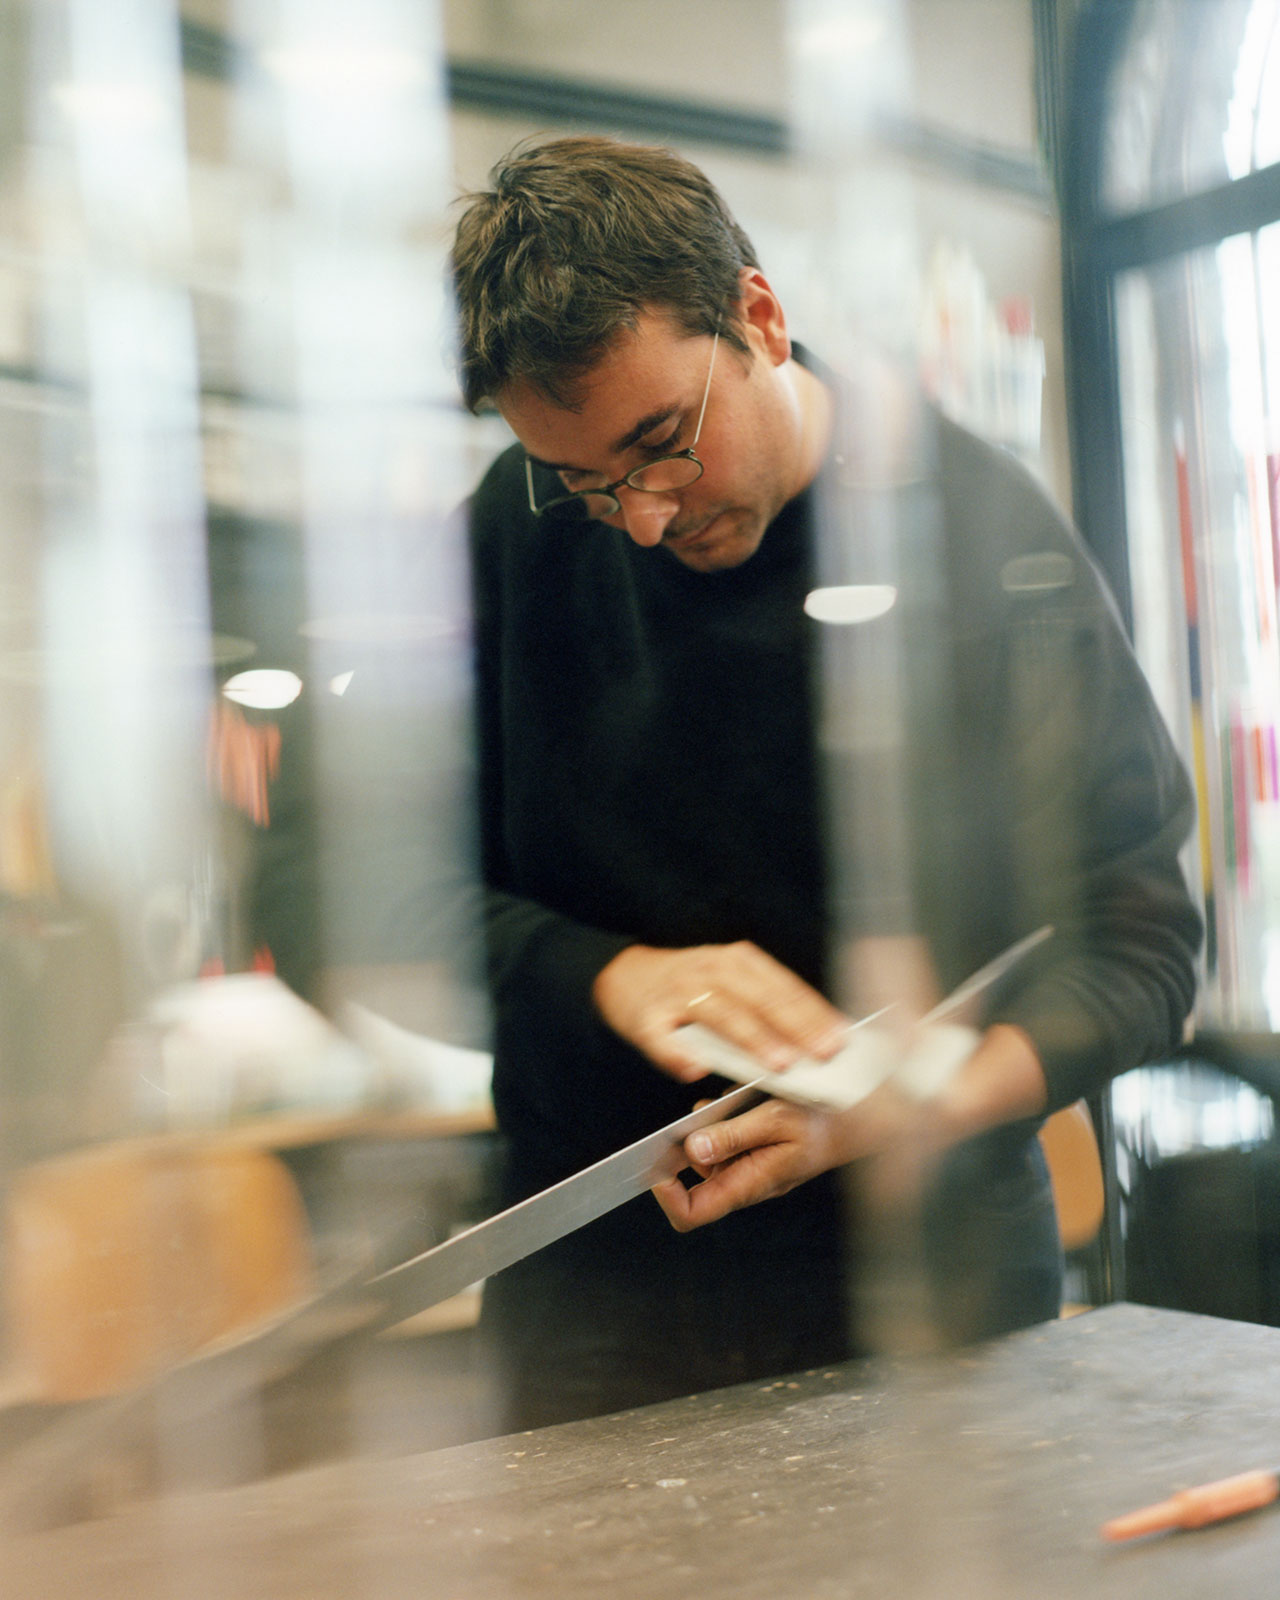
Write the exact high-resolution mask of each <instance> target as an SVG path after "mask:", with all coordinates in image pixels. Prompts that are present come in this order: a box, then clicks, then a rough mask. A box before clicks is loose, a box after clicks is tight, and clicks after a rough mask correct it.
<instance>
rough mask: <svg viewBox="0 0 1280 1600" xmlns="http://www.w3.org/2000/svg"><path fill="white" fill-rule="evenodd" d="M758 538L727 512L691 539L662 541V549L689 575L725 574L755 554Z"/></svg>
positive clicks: (757, 547)
mask: <svg viewBox="0 0 1280 1600" xmlns="http://www.w3.org/2000/svg"><path fill="white" fill-rule="evenodd" d="M759 546H760V538H759V537H758V536H753V535H752V532H751V530H750V529H749V528H746V527H744V526H743V525H742V523H741V522H740V521H739V520H738V519H737V518H736V517H734V516H733V515H732V513H730V512H721V513H720V515H719V516H718V517H714V518H713V519H712V520H711V521H710V522H709V523H707V524H706V526H705V527H704V528H703V529H702V530H701V531H700V532H698V533H696V534H695V535H694V536H693V537H692V538H689V537H684V538H678V539H665V540H664V541H663V546H662V547H663V549H664V550H666V551H667V553H668V554H669V555H672V556H674V557H675V559H676V560H677V561H678V562H679V563H680V564H681V566H685V567H688V568H690V570H691V571H693V572H726V571H728V570H729V569H730V568H732V567H740V566H741V565H742V563H743V562H744V561H747V560H749V559H750V558H751V557H752V556H753V555H755V553H756V551H757V549H759Z"/></svg>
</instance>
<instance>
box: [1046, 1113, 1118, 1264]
mask: <svg viewBox="0 0 1280 1600" xmlns="http://www.w3.org/2000/svg"><path fill="white" fill-rule="evenodd" d="M1040 1143H1041V1145H1042V1146H1043V1148H1044V1153H1045V1159H1046V1161H1047V1162H1048V1164H1049V1178H1050V1181H1051V1182H1052V1184H1053V1200H1054V1204H1055V1205H1056V1206H1057V1208H1058V1234H1059V1237H1060V1238H1061V1239H1062V1248H1063V1249H1064V1250H1068V1251H1070V1250H1080V1249H1082V1248H1083V1247H1084V1246H1085V1245H1087V1244H1091V1243H1092V1242H1093V1240H1094V1239H1095V1238H1096V1237H1097V1234H1098V1229H1099V1228H1100V1227H1101V1226H1102V1214H1103V1209H1104V1204H1105V1196H1106V1191H1105V1187H1104V1184H1103V1180H1102V1159H1101V1157H1100V1156H1099V1154H1098V1140H1097V1136H1096V1135H1095V1133H1094V1131H1093V1118H1092V1117H1091V1116H1090V1115H1089V1108H1088V1106H1086V1105H1085V1103H1084V1101H1083V1100H1077V1101H1076V1103H1075V1104H1074V1105H1071V1106H1065V1107H1064V1108H1063V1109H1062V1110H1061V1111H1055V1112H1054V1114H1053V1115H1052V1116H1051V1117H1049V1118H1048V1119H1047V1120H1046V1121H1045V1124H1044V1126H1043V1127H1042V1128H1041V1129H1040Z"/></svg>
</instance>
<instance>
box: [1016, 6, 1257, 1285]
mask: <svg viewBox="0 0 1280 1600" xmlns="http://www.w3.org/2000/svg"><path fill="white" fill-rule="evenodd" d="M1071 3H1072V0H1034V4H1035V7H1036V42H1037V58H1038V80H1039V83H1040V105H1041V116H1042V121H1043V122H1044V124H1045V130H1044V131H1045V137H1046V146H1047V148H1048V151H1049V155H1050V160H1051V164H1052V166H1053V170H1054V175H1055V179H1056V183H1057V188H1058V192H1059V194H1060V196H1061V202H1062V281H1063V322H1064V327H1063V333H1064V340H1063V343H1064V349H1065V352H1066V382H1067V406H1068V414H1069V419H1070V432H1071V443H1072V489H1073V494H1074V499H1075V511H1076V520H1077V522H1078V523H1079V525H1080V528H1081V531H1082V532H1083V534H1084V536H1085V538H1086V539H1087V540H1088V542H1089V544H1090V546H1091V547H1092V549H1093V551H1094V553H1095V554H1096V556H1097V557H1098V560H1099V562H1100V564H1101V566H1102V567H1103V569H1104V571H1105V572H1106V574H1107V577H1108V579H1109V581H1110V583H1111V585H1112V588H1113V589H1114V591H1115V594H1116V599H1117V601H1118V603H1119V605H1120V608H1121V612H1122V614H1123V616H1124V619H1125V623H1126V626H1127V627H1129V628H1130V630H1132V615H1133V613H1132V594H1131V589H1130V581H1129V564H1128V556H1127V527H1126V515H1125V499H1124V468H1123V459H1122V455H1121V437H1122V435H1121V417H1120V398H1119V388H1118V365H1119V363H1118V358H1117V350H1116V340H1115V291H1114V285H1115V279H1116V277H1117V275H1118V274H1119V273H1122V272H1125V271H1127V270H1130V269H1133V268H1136V267H1144V266H1151V265H1154V264H1155V263H1157V262H1160V261H1166V260H1171V259H1174V258H1176V257H1177V256H1180V255H1183V254H1185V253H1186V252H1188V251H1192V250H1196V249H1200V248H1203V247H1205V246H1207V245H1211V244H1213V243H1215V242H1216V241H1217V240H1219V239H1223V238H1228V237H1230V236H1231V235H1232V234H1236V233H1243V232H1252V231H1255V230H1256V229H1258V228H1260V227H1262V226H1264V225H1266V224H1267V223H1269V222H1274V221H1276V220H1277V219H1278V218H1280V166H1273V167H1269V168H1266V169H1263V170H1262V171H1259V172H1254V173H1250V174H1249V175H1248V176H1246V177H1243V178H1240V179H1238V180H1236V181H1235V182H1232V183H1227V184H1222V185H1220V186H1218V187H1216V188H1214V189H1211V190H1208V191H1206V192H1203V193H1201V194H1196V195H1191V196H1187V197H1186V198H1183V199H1179V200H1176V201H1173V202H1171V203H1169V204H1165V205H1159V206H1153V207H1151V208H1149V209H1147V210H1145V211H1141V212H1137V213H1133V214H1130V215H1109V214H1107V213H1106V211H1105V210H1104V208H1103V206H1102V204H1101V198H1100V190H1101V176H1102V133H1103V128H1104V125H1105V118H1106V113H1107V106H1108V91H1109V85H1110V81H1111V75H1112V72H1113V70H1114V68H1115V66H1116V63H1117V61H1118V60H1119V58H1120V54H1121V52H1122V50H1123V48H1124V46H1125V43H1126V42H1127V40H1128V37H1129V30H1130V28H1131V26H1132V22H1133V18H1134V15H1135V0H1087V3H1086V4H1085V5H1084V6H1083V7H1082V9H1081V10H1080V13H1079V16H1078V18H1077V19H1076V22H1075V28H1074V49H1073V51H1072V53H1071V54H1072V60H1071V66H1070V69H1069V71H1064V70H1063V69H1062V66H1061V61H1060V56H1059V52H1058V48H1057V47H1058V44H1059V43H1060V41H1061V39H1062V37H1063V32H1064V29H1063V28H1062V26H1061V23H1062V9H1063V8H1064V7H1067V6H1070V4H1071ZM1060 108H1061V109H1060ZM1182 1057H1183V1058H1184V1059H1189V1060H1194V1061H1198V1062H1204V1063H1207V1064H1208V1065H1211V1066H1215V1067H1218V1068H1219V1069H1221V1070H1222V1071H1224V1072H1228V1073H1231V1074H1232V1075H1233V1076H1235V1077H1238V1078H1240V1079H1241V1080H1243V1081H1244V1082H1246V1083H1249V1084H1251V1085H1252V1086H1253V1087H1255V1088H1256V1089H1258V1090H1259V1091H1260V1092H1261V1093H1263V1094H1265V1095H1269V1096H1271V1097H1272V1098H1273V1099H1274V1100H1276V1101H1277V1103H1280V1035H1277V1034H1272V1033H1233V1032H1226V1031H1222V1032H1219V1031H1208V1032H1203V1033H1200V1034H1198V1035H1197V1037H1196V1039H1195V1041H1194V1043H1193V1044H1191V1045H1189V1046H1188V1047H1187V1048H1186V1049H1185V1050H1184V1051H1183V1052H1182ZM1092 1109H1093V1113H1094V1117H1095V1121H1096V1123H1097V1126H1098V1132H1099V1139H1100V1143H1101V1145H1102V1150H1103V1155H1104V1163H1103V1165H1104V1171H1105V1174H1106V1180H1107V1229H1108V1234H1107V1245H1108V1249H1107V1255H1108V1258H1109V1259H1108V1261H1107V1263H1106V1267H1105V1274H1106V1277H1107V1279H1108V1282H1107V1284H1106V1285H1105V1287H1106V1290H1107V1291H1108V1292H1109V1293H1110V1294H1111V1295H1112V1296H1113V1297H1114V1298H1123V1296H1124V1292H1125V1282H1124V1240H1123V1237H1122V1234H1121V1231H1120V1214H1119V1213H1120V1208H1119V1205H1118V1204H1117V1199H1118V1189H1117V1184H1116V1174H1115V1161H1114V1154H1113V1152H1114V1143H1115V1141H1114V1130H1113V1126H1112V1122H1111V1115H1110V1102H1109V1100H1108V1098H1107V1097H1106V1096H1105V1095H1104V1096H1101V1097H1099V1098H1098V1100H1097V1101H1096V1102H1095V1103H1094V1105H1093V1108H1092Z"/></svg>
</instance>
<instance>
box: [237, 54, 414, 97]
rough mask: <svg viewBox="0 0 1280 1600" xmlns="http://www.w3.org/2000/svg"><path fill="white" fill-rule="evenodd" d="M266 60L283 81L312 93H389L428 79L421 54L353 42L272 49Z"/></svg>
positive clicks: (268, 67)
mask: <svg viewBox="0 0 1280 1600" xmlns="http://www.w3.org/2000/svg"><path fill="white" fill-rule="evenodd" d="M263 59H264V61H265V62H266V65H267V70H268V71H269V72H270V73H271V75H272V76H273V77H274V78H276V79H277V80H278V81H279V82H280V83H282V84H284V85H285V86H286V87H287V88H290V89H304V90H307V91H308V92H310V93H312V94H325V95H343V96H355V95H374V94H388V93H392V92H395V91H397V90H404V89H411V88H415V87H416V86H417V85H418V84H421V83H423V82H425V80H426V70H425V68H424V65H423V63H422V61H421V59H420V58H419V57H417V56H413V55H410V54H409V53H408V52H407V51H403V50H394V49H377V48H369V49H364V50H361V49H359V48H358V47H357V48H352V46H351V43H350V41H344V42H342V43H333V44H308V45H295V46H292V47H290V48H289V49H282V50H268V51H267V52H266V54H265V55H264V57H263Z"/></svg>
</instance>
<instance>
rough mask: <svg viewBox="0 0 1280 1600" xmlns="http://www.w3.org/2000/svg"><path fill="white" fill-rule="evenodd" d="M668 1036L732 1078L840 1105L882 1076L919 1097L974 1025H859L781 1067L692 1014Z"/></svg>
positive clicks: (825, 1105)
mask: <svg viewBox="0 0 1280 1600" xmlns="http://www.w3.org/2000/svg"><path fill="white" fill-rule="evenodd" d="M675 1038H676V1039H677V1040H678V1041H679V1042H680V1044H681V1045H682V1046H683V1047H684V1048H685V1049H686V1050H687V1051H688V1053H689V1054H690V1055H691V1056H693V1057H694V1058H695V1059H696V1060H697V1061H699V1062H700V1063H701V1064H702V1065H703V1066H705V1067H706V1068H707V1069H708V1070H709V1071H711V1072H715V1073H718V1074H719V1075H720V1076H721V1077H723V1078H731V1079H732V1080H733V1081H734V1082H735V1083H755V1082H758V1083H759V1084H760V1087H761V1088H763V1089H767V1090H768V1092H769V1093H770V1094H773V1095H777V1096H778V1097H779V1098H780V1099H783V1100H794V1101H796V1102H798V1103H799V1104H800V1105H808V1106H817V1107H819V1108H821V1109H822V1110H826V1111H848V1110H849V1109H850V1108H851V1107H853V1106H856V1105H857V1104H858V1102H859V1101H860V1100H864V1099H865V1098H866V1097H867V1095H869V1094H870V1093H871V1092H872V1090H873V1089H878V1088H879V1087H880V1085H881V1084H882V1083H884V1082H885V1080H886V1079H888V1078H893V1080H894V1082H895V1084H896V1085H897V1086H898V1087H899V1088H901V1089H902V1090H903V1091H904V1092H905V1093H906V1094H909V1095H911V1096H912V1097H913V1098H915V1099H917V1100H927V1099H929V1098H930V1096H932V1095H935V1094H937V1093H938V1091H939V1090H940V1089H941V1088H942V1087H943V1086H944V1085H945V1084H946V1083H947V1082H948V1081H949V1079H950V1078H951V1076H952V1074H953V1073H954V1072H956V1070H957V1069H958V1068H959V1067H960V1066H961V1065H962V1064H963V1063H964V1062H965V1061H967V1060H968V1058H969V1057H970V1056H971V1055H972V1054H973V1051H974V1050H975V1048H976V1047H977V1044H978V1038H979V1035H978V1033H977V1030H976V1029H974V1028H966V1027H961V1026H960V1025H959V1024H958V1023H945V1022H939V1023H934V1024H931V1025H930V1026H929V1027H926V1028H924V1029H922V1030H920V1031H919V1032H917V1033H914V1034H908V1035H902V1034H898V1033H894V1032H891V1031H890V1030H889V1029H887V1028H874V1027H865V1026H864V1027H861V1028H858V1029H856V1030H854V1031H853V1032H852V1033H851V1034H850V1035H849V1042H848V1044H846V1045H845V1047H844V1048H843V1049H842V1050H841V1051H840V1052H839V1053H838V1054H837V1055H834V1056H832V1057H831V1059H830V1060H829V1061H819V1060H817V1059H815V1058H814V1057H812V1056H806V1057H803V1058H802V1059H801V1060H799V1061H797V1062H796V1063H795V1065H794V1066H791V1067H788V1068H787V1070H786V1071H785V1072H768V1071H765V1070H762V1068H761V1064H760V1062H759V1061H758V1060H757V1059H756V1057H755V1056H752V1055H748V1054H747V1052H746V1051H745V1050H740V1049H738V1047H737V1046H736V1045H734V1044H730V1042H729V1041H728V1040H727V1039H724V1038H722V1037H721V1036H720V1034H718V1033H715V1032H714V1031H713V1030H712V1029H710V1028H705V1027H703V1026H702V1024H701V1023H699V1022H690V1023H687V1024H686V1025H685V1026H684V1027H682V1028H677V1030H676V1032H675Z"/></svg>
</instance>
